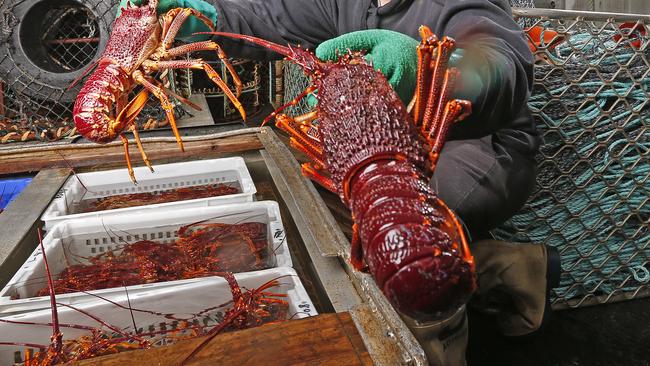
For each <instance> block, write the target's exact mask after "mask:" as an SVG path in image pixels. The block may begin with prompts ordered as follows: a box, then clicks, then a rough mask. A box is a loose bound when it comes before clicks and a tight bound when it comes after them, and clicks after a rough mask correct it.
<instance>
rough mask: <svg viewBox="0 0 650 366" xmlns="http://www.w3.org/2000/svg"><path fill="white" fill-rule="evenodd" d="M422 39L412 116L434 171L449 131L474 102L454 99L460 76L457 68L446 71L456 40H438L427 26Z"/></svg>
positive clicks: (421, 30)
mask: <svg viewBox="0 0 650 366" xmlns="http://www.w3.org/2000/svg"><path fill="white" fill-rule="evenodd" d="M420 36H421V37H422V42H421V43H420V45H419V46H418V74H417V86H416V89H415V96H414V99H413V102H412V107H413V108H412V110H411V113H412V116H413V120H414V122H415V126H416V127H417V128H418V130H419V131H420V133H421V134H422V136H423V137H424V138H425V139H426V141H427V142H429V145H430V147H431V151H430V154H429V162H430V166H431V170H433V169H435V166H436V163H437V161H438V157H439V155H440V151H442V146H443V145H444V141H445V140H446V138H447V132H448V131H449V128H450V127H451V125H452V124H453V123H454V122H457V121H460V120H462V119H464V118H465V117H466V116H468V115H469V114H470V113H471V103H470V102H469V101H466V100H457V99H453V100H452V99H451V97H452V94H453V92H454V88H455V86H456V83H457V80H458V77H459V71H458V69H456V68H453V67H452V68H449V69H448V68H447V66H448V63H449V58H450V57H451V54H452V52H453V51H454V49H455V47H456V46H455V41H454V40H453V39H451V38H447V37H444V38H443V39H442V40H438V39H437V38H436V36H435V35H434V34H433V33H432V32H431V30H430V29H429V28H427V27H426V26H422V27H420Z"/></svg>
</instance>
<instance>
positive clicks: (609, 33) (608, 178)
mask: <svg viewBox="0 0 650 366" xmlns="http://www.w3.org/2000/svg"><path fill="white" fill-rule="evenodd" d="M515 16H516V18H517V19H519V20H522V19H524V20H526V23H528V24H531V25H532V26H539V27H542V28H543V29H544V32H545V33H546V34H547V35H550V33H548V32H550V31H554V32H557V33H558V37H561V38H557V39H556V40H558V41H560V40H561V42H559V43H557V44H556V45H555V44H553V43H550V44H545V45H542V46H541V47H539V48H537V50H536V58H537V65H536V70H535V87H534V90H533V93H532V96H531V98H530V102H529V104H530V107H531V109H532V111H533V114H534V117H535V121H536V123H537V127H538V129H539V131H540V132H541V134H542V136H543V138H544V142H543V145H542V147H541V150H540V153H539V155H538V156H537V162H538V164H539V168H538V178H537V184H536V186H535V190H534V193H533V194H532V196H531V197H530V199H529V201H528V203H527V204H526V206H525V207H524V208H523V209H522V210H521V211H520V212H519V213H518V214H517V215H515V216H514V217H513V218H512V219H511V220H510V221H508V222H507V223H505V224H504V225H503V226H501V227H500V228H498V229H497V230H494V232H493V234H494V235H495V236H496V237H497V238H499V239H503V240H510V241H517V242H538V243H545V244H548V245H552V246H555V247H557V248H559V250H560V253H561V256H562V267H563V274H562V278H561V285H560V287H559V288H557V289H555V290H554V294H553V295H554V299H553V304H554V307H555V308H567V307H579V306H586V305H592V304H600V303H608V302H614V301H621V300H625V299H632V298H640V297H644V296H647V295H648V294H649V288H648V285H649V284H650V273H649V271H648V270H649V269H650V224H649V223H650V204H649V203H648V197H650V122H649V121H650V120H649V114H650V109H649V108H648V104H647V100H648V97H649V95H648V92H649V91H650V78H649V76H648V68H649V67H650V66H649V65H650V62H649V61H650V57H649V56H650V55H649V54H648V53H649V51H648V47H647V45H648V42H649V41H650V37H649V36H648V35H647V34H648V27H647V26H646V21H647V20H648V19H650V18H643V19H637V18H628V17H629V16H625V15H615V14H605V15H604V14H602V13H593V14H591V13H585V12H580V13H576V12H557V11H555V12H554V11H548V10H541V9H539V10H529V9H527V10H520V11H517V10H516V11H515ZM551 38H552V37H550V36H549V37H548V38H547V40H550V39H551Z"/></svg>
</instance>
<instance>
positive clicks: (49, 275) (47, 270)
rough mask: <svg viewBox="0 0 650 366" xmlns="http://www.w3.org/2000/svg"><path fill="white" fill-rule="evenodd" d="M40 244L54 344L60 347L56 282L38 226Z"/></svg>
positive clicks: (57, 347) (60, 335) (55, 346)
mask: <svg viewBox="0 0 650 366" xmlns="http://www.w3.org/2000/svg"><path fill="white" fill-rule="evenodd" d="M38 244H39V245H40V247H41V252H42V253H43V262H45V274H46V275H47V288H48V289H49V290H50V307H51V308H52V345H53V346H54V348H55V349H57V350H58V349H60V348H61V346H63V344H62V343H61V338H62V334H61V331H60V330H59V312H58V311H57V309H56V297H55V295H54V283H53V282H52V273H51V272H50V265H49V264H48V263H47V257H46V256H45V246H44V245H43V233H42V232H41V229H40V228H38Z"/></svg>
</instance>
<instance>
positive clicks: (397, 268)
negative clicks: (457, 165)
mask: <svg viewBox="0 0 650 366" xmlns="http://www.w3.org/2000/svg"><path fill="white" fill-rule="evenodd" d="M211 34H213V35H219V36H226V37H231V38H236V39H241V40H246V41H249V42H253V43H255V44H257V45H260V46H263V47H266V48H269V49H272V50H274V51H276V52H278V53H280V54H282V55H284V56H286V57H287V58H288V59H289V60H290V61H292V62H294V63H296V64H297V65H299V66H300V67H302V69H303V70H304V71H305V73H306V74H308V75H309V76H311V78H312V80H313V85H311V86H310V87H308V88H307V89H306V90H305V91H304V92H303V93H302V94H300V95H299V96H298V97H297V98H296V99H294V100H293V101H291V102H289V103H287V104H286V105H284V106H282V107H280V109H278V110H277V111H275V112H274V113H273V114H271V115H270V116H269V119H270V118H272V117H274V116H276V115H277V118H276V125H277V126H278V127H279V128H280V129H282V130H285V131H287V132H288V133H289V134H290V135H291V140H290V143H291V145H292V147H294V148H296V149H297V150H299V151H301V152H303V153H305V154H306V155H308V156H309V157H311V159H312V160H313V162H312V163H306V164H303V169H302V170H303V174H304V175H305V176H307V177H309V178H311V179H312V180H314V181H316V182H317V183H319V184H320V185H322V186H324V187H325V188H327V189H329V190H330V191H332V192H334V193H336V194H338V195H339V196H340V198H341V199H342V200H343V202H344V203H345V204H346V205H347V206H348V207H349V208H350V210H351V211H352V219H353V220H354V225H353V237H352V254H351V262H352V264H353V265H354V267H356V269H363V268H367V269H368V270H369V271H370V273H371V274H372V275H373V277H374V279H375V281H376V283H377V285H378V286H379V287H380V288H381V290H382V291H383V293H384V295H385V296H386V297H387V298H388V299H389V301H390V302H391V303H392V304H393V306H394V307H395V308H396V309H398V310H399V311H400V312H402V313H403V314H406V315H409V316H412V317H416V318H419V319H424V318H435V317H439V316H441V315H443V314H447V313H449V312H451V311H454V310H456V309H457V308H458V307H459V306H462V305H463V304H464V303H465V302H466V301H467V300H468V298H469V296H470V295H471V294H472V292H473V291H474V289H475V287H476V280H475V269H474V261H473V257H472V255H471V254H470V251H469V248H468V243H467V239H466V237H465V233H464V231H463V227H462V226H461V223H460V221H459V220H458V218H457V217H456V215H455V214H454V213H453V211H452V210H451V209H450V208H449V207H448V206H447V205H446V204H445V203H444V202H443V201H442V200H441V199H440V198H439V197H438V195H437V194H436V193H435V192H434V191H433V190H432V189H431V187H430V186H429V185H428V184H427V181H428V178H427V177H428V176H430V175H431V173H432V172H433V170H434V169H435V166H436V162H437V160H438V156H439V154H440V152H441V150H442V146H443V144H444V142H445V140H446V136H447V132H448V130H449V128H450V126H451V125H452V123H454V122H456V121H459V120H462V119H464V118H465V117H466V116H467V115H469V113H471V103H470V102H468V101H464V100H455V99H452V98H451V95H452V92H453V90H454V88H455V85H456V84H457V82H458V80H459V75H460V72H459V70H458V69H456V68H448V61H449V57H450V55H451V53H452V51H453V50H454V48H455V41H454V40H453V39H451V38H447V37H445V38H442V39H438V38H437V37H436V36H435V35H434V34H433V33H432V32H431V31H430V30H429V29H428V28H427V27H425V26H423V27H421V28H420V35H421V37H422V42H421V43H420V45H419V46H418V49H417V52H418V57H419V64H418V74H417V87H416V91H415V97H414V99H413V102H412V103H411V106H410V111H409V108H407V107H406V106H405V105H404V104H403V103H402V102H401V100H400V99H399V97H398V96H397V94H396V93H395V91H394V90H393V89H392V88H391V86H390V84H389V83H388V81H387V80H386V78H385V77H384V75H382V73H381V72H379V71H376V70H374V69H373V67H372V65H371V64H369V63H368V62H366V60H365V59H364V58H363V55H362V54H361V53H353V52H348V53H347V54H346V55H344V56H343V57H341V58H340V59H339V60H338V61H337V62H324V61H321V60H319V59H318V58H317V57H316V56H315V55H314V54H313V53H311V52H309V51H308V50H305V49H302V48H300V47H285V46H281V45H277V44H273V43H271V42H267V41H265V40H262V39H259V38H255V37H251V36H246V35H238V34H230V33H221V32H212V33H211ZM314 91H318V94H317V95H316V97H317V99H318V104H317V105H316V107H315V110H313V111H312V112H310V113H307V114H305V115H302V116H299V117H295V118H292V117H289V116H287V115H278V112H280V111H281V110H282V109H284V108H286V107H288V106H291V105H295V104H296V103H297V102H298V100H300V99H301V98H304V97H305V96H307V95H308V94H309V93H312V92H314ZM316 120H317V123H312V122H314V121H316Z"/></svg>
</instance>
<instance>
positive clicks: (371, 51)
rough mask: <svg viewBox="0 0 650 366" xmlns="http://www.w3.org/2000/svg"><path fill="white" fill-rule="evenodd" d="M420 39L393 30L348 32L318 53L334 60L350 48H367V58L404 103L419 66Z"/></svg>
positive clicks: (320, 46)
mask: <svg viewBox="0 0 650 366" xmlns="http://www.w3.org/2000/svg"><path fill="white" fill-rule="evenodd" d="M419 43H420V42H418V41H416V40H415V39H413V38H411V37H409V36H407V35H405V34H402V33H398V32H394V31H390V30H385V29H370V30H363V31H357V32H352V33H347V34H344V35H342V36H339V37H336V38H334V39H330V40H328V41H325V42H323V43H321V44H320V45H319V46H318V47H317V48H316V56H317V57H318V58H320V59H322V60H329V61H335V60H337V59H338V56H339V55H344V54H346V53H347V52H348V50H351V51H354V52H357V51H364V52H366V60H368V61H371V62H372V64H373V66H374V68H375V69H376V70H380V71H381V72H382V73H383V74H384V76H385V77H386V79H388V82H389V83H390V85H391V86H392V87H393V89H395V92H397V95H399V97H400V99H402V102H404V104H408V102H409V101H410V100H411V98H412V97H413V90H414V89H415V80H416V76H417V68H418V55H417V50H416V48H417V46H418V44H419Z"/></svg>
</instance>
